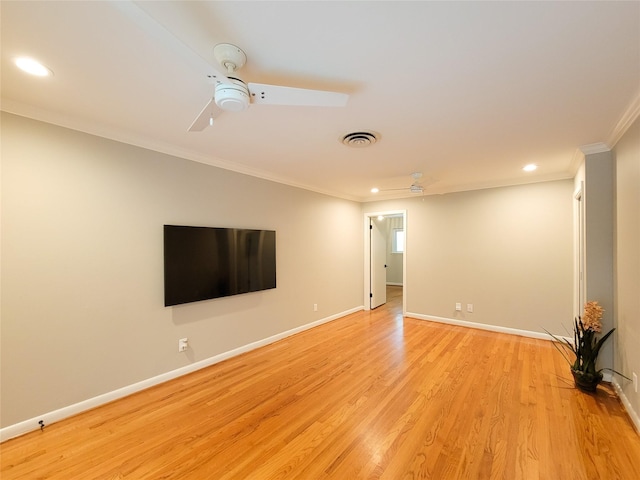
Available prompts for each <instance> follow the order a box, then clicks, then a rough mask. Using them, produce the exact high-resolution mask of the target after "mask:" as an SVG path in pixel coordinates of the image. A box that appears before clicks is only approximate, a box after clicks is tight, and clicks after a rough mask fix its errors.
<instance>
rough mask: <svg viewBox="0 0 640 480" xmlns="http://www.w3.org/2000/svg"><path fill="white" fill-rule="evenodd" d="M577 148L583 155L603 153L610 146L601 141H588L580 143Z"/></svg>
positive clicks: (609, 148)
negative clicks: (587, 143) (588, 142)
mask: <svg viewBox="0 0 640 480" xmlns="http://www.w3.org/2000/svg"><path fill="white" fill-rule="evenodd" d="M579 148H580V151H581V152H582V153H583V154H584V155H593V154H594V153H604V152H610V151H611V147H609V145H607V144H606V143H602V142H598V143H590V144H589V145H581V146H580V147H579Z"/></svg>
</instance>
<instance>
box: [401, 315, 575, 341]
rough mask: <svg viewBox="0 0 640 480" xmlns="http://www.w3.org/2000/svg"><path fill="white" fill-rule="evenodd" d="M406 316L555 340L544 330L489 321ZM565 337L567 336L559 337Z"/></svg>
mask: <svg viewBox="0 0 640 480" xmlns="http://www.w3.org/2000/svg"><path fill="white" fill-rule="evenodd" d="M405 316H406V317H412V318H417V319H418V320H427V321H429V322H438V323H446V324H449V325H457V326H459V327H467V328H476V329H479V330H488V331H490V332H498V333H508V334H509V335H519V336H521V337H530V338H539V339H541V340H553V339H552V338H551V337H550V336H549V334H547V333H543V332H532V331H531V330H520V329H517V328H509V327H501V326H499V325H489V324H487V323H476V322H468V321H466V320H457V319H455V318H446V317H436V316H433V315H423V314H421V313H410V312H407V313H406V315H405ZM558 338H560V339H564V338H565V337H558Z"/></svg>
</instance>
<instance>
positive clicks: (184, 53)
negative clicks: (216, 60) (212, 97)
mask: <svg viewBox="0 0 640 480" xmlns="http://www.w3.org/2000/svg"><path fill="white" fill-rule="evenodd" d="M141 3H142V4H144V2H141ZM110 4H111V5H112V6H113V7H114V8H116V9H117V10H119V11H120V13H122V14H123V15H124V16H125V17H127V18H128V19H129V20H131V21H132V22H134V23H135V24H136V25H138V27H139V28H140V29H141V30H143V31H144V32H145V33H146V34H147V35H148V36H149V37H151V38H152V39H154V40H156V41H157V42H159V44H160V45H162V46H163V47H165V48H166V49H167V50H170V51H173V52H174V53H176V54H178V56H179V57H180V58H181V59H182V60H183V61H184V62H185V63H187V64H189V65H190V66H191V68H193V69H194V70H195V71H196V72H199V73H200V74H201V75H202V76H203V77H209V78H210V79H211V81H212V83H220V82H221V83H231V81H230V80H229V79H228V78H227V76H226V75H225V73H223V72H222V71H221V70H219V69H218V68H216V67H215V66H214V65H212V64H210V63H209V62H208V61H207V60H206V59H205V58H204V57H202V56H201V55H200V54H198V53H197V52H196V51H195V50H193V49H192V48H191V47H190V46H188V45H187V44H186V43H184V42H183V41H182V40H181V39H180V38H178V37H177V36H176V35H174V34H173V32H171V31H170V30H169V29H168V28H167V27H165V26H164V25H163V24H162V23H160V22H159V21H158V20H156V19H155V18H154V17H153V16H152V15H151V14H149V13H148V12H147V11H146V10H145V9H144V8H142V7H141V6H139V5H138V4H137V3H136V2H134V1H132V0H112V1H111V2H110Z"/></svg>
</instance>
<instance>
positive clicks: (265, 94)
mask: <svg viewBox="0 0 640 480" xmlns="http://www.w3.org/2000/svg"><path fill="white" fill-rule="evenodd" d="M247 86H248V87H249V92H250V94H251V103H256V104H259V105H260V104H261V105H292V106H300V107H344V106H345V105H346V104H347V101H348V100H349V95H347V94H346V93H338V92H326V91H323V90H307V89H305V88H294V87H281V86H278V85H265V84H263V83H248V84H247Z"/></svg>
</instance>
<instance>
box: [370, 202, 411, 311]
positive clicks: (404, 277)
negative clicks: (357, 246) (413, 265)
mask: <svg viewBox="0 0 640 480" xmlns="http://www.w3.org/2000/svg"><path fill="white" fill-rule="evenodd" d="M380 215H382V216H387V215H402V227H403V228H404V253H403V254H402V315H403V316H404V315H405V314H406V313H407V252H408V244H409V241H408V239H409V236H408V235H407V226H408V222H407V210H385V211H382V212H367V213H365V214H364V228H363V232H364V283H363V285H364V294H363V305H364V309H365V310H371V302H370V300H369V294H370V293H371V243H370V241H371V238H370V232H369V222H370V219H371V218H372V217H373V218H375V217H378V216H380Z"/></svg>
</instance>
